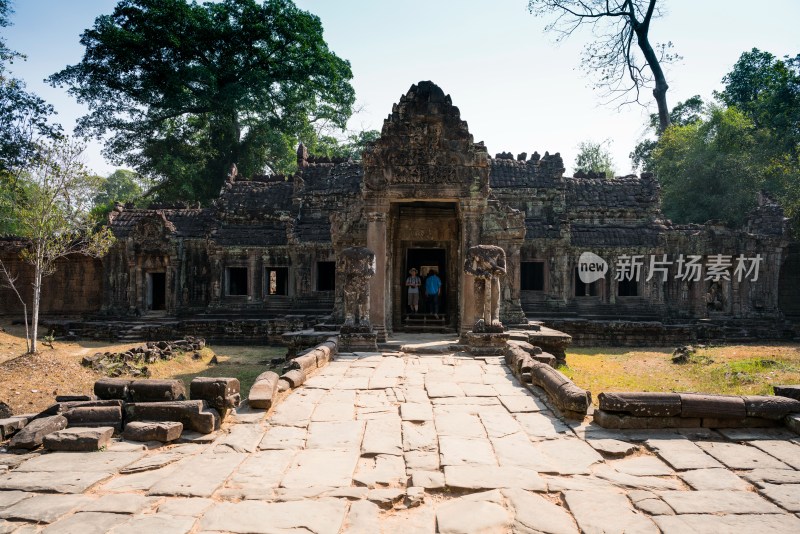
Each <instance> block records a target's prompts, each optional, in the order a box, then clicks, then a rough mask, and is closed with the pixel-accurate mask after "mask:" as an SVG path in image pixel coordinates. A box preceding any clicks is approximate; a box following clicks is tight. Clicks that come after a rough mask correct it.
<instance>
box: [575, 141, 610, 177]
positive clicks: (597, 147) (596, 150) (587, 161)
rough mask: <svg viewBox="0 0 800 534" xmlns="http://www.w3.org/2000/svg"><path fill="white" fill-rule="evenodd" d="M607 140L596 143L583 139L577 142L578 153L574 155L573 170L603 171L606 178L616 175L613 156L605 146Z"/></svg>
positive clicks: (586, 171)
mask: <svg viewBox="0 0 800 534" xmlns="http://www.w3.org/2000/svg"><path fill="white" fill-rule="evenodd" d="M607 143H608V141H607V140H606V141H603V142H601V143H596V142H594V141H584V142H582V143H579V144H578V155H577V156H576V157H575V170H576V171H580V172H585V173H589V172H595V173H603V174H605V176H606V178H613V177H614V176H615V175H616V169H615V168H614V158H613V157H612V156H611V152H609V150H608V148H607V147H606V146H605V145H606V144H607Z"/></svg>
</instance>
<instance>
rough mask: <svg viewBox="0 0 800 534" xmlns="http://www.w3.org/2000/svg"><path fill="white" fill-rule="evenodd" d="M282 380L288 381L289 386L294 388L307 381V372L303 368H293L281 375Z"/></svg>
mask: <svg viewBox="0 0 800 534" xmlns="http://www.w3.org/2000/svg"><path fill="white" fill-rule="evenodd" d="M281 380H285V381H286V382H288V383H289V386H290V387H291V388H292V389H294V388H297V387H300V386H302V385H303V382H305V381H306V374H305V373H304V372H303V370H302V369H292V370H291V371H289V372H287V373H284V374H283V375H282V376H281Z"/></svg>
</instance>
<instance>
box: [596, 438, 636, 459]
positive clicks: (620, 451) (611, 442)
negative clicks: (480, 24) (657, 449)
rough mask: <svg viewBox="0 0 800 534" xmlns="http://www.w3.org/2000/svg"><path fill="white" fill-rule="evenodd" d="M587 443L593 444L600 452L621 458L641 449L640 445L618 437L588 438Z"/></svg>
mask: <svg viewBox="0 0 800 534" xmlns="http://www.w3.org/2000/svg"><path fill="white" fill-rule="evenodd" d="M586 443H588V444H589V445H591V446H592V448H593V449H594V450H596V451H597V452H599V453H600V454H604V455H606V456H610V457H612V458H621V457H623V456H627V455H629V454H631V453H633V452H636V451H637V450H638V449H639V446H638V445H635V444H633V443H628V442H627V441H621V440H618V439H610V438H604V439H588V438H587V439H586Z"/></svg>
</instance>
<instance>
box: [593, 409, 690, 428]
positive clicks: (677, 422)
mask: <svg viewBox="0 0 800 534" xmlns="http://www.w3.org/2000/svg"><path fill="white" fill-rule="evenodd" d="M592 416H593V417H594V422H595V423H597V424H598V425H600V426H601V427H603V428H613V429H647V430H649V429H656V428H697V427H699V426H700V422H701V420H700V419H699V418H696V417H685V418H684V417H635V416H632V415H621V414H616V413H609V412H606V411H604V410H595V411H594V413H593V414H592Z"/></svg>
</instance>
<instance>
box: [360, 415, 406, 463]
mask: <svg viewBox="0 0 800 534" xmlns="http://www.w3.org/2000/svg"><path fill="white" fill-rule="evenodd" d="M361 454H362V456H369V455H376V454H395V455H400V454H403V433H402V430H401V420H400V418H399V417H397V416H390V417H381V418H378V419H370V420H368V421H367V423H366V429H365V431H364V440H363V441H362V442H361Z"/></svg>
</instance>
